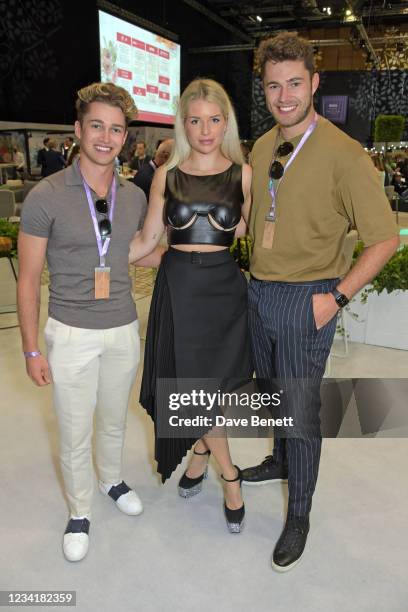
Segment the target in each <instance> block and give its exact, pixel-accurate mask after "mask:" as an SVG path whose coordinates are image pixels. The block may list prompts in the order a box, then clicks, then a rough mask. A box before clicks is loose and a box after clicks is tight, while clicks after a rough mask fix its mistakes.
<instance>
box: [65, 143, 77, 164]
mask: <svg viewBox="0 0 408 612" xmlns="http://www.w3.org/2000/svg"><path fill="white" fill-rule="evenodd" d="M79 153H80V146H79V144H74V146H73V147H72V149H71V153H70V154H69V157H68V162H67V166H70V165H71V164H72V162H73V161H74V160H75V159H76V158H77V157H78V155H79Z"/></svg>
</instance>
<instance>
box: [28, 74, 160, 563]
mask: <svg viewBox="0 0 408 612" xmlns="http://www.w3.org/2000/svg"><path fill="white" fill-rule="evenodd" d="M76 108H77V117H78V120H77V121H76V123H75V133H76V136H77V138H78V139H80V142H81V156H80V160H79V163H74V164H73V165H72V166H70V167H68V168H67V169H65V170H62V171H61V172H58V173H56V174H54V175H52V176H51V177H48V178H46V179H43V180H42V181H41V182H40V183H39V184H38V186H37V187H35V188H34V189H33V190H32V191H31V192H30V193H29V195H28V196H27V199H26V201H25V205H24V210H23V213H22V219H21V231H20V236H19V261H20V274H19V281H18V303H19V317H20V325H21V333H22V338H23V350H24V354H25V357H26V364H27V372H28V375H29V376H30V378H31V379H32V380H33V381H34V382H35V383H36V384H37V385H39V386H43V385H47V384H49V383H50V382H51V380H52V382H53V385H54V403H55V409H56V413H57V419H58V427H59V434H60V460H61V468H62V473H63V477H64V482H65V489H66V495H67V499H68V505H69V509H70V519H69V522H68V526H67V529H66V531H65V534H64V540H63V550H64V554H65V557H66V558H67V559H68V560H69V561H79V560H81V559H82V558H83V557H84V556H85V555H86V553H87V550H88V544H89V537H88V532H89V520H90V511H91V498H92V483H93V471H92V451H91V436H92V427H93V414H94V411H95V408H96V436H95V437H96V460H97V467H98V472H99V478H100V481H99V488H100V490H101V492H102V493H103V494H105V495H109V496H110V497H111V498H112V499H113V500H114V501H115V503H116V505H117V506H118V508H119V509H120V510H121V511H122V512H124V513H125V514H132V515H137V514H140V513H141V512H142V509H143V508H142V504H141V501H140V499H139V497H138V496H137V494H136V493H135V492H134V491H133V490H131V489H130V488H129V487H128V486H127V485H126V484H125V483H124V482H123V481H122V480H121V463H122V448H123V442H124V434H125V426H126V413H127V406H128V400H129V395H130V391H131V388H132V385H133V382H134V379H135V375H136V369H137V366H138V363H139V355H140V347H139V333H138V321H137V314H136V308H135V304H134V302H133V300H132V296H131V290H130V279H129V274H128V253H129V244H130V241H131V239H132V237H133V236H134V234H135V232H136V231H138V230H139V229H140V227H141V225H142V222H143V218H144V215H145V210H146V198H145V195H144V194H143V192H142V191H141V190H140V189H139V188H137V187H135V185H133V184H131V183H129V182H128V181H125V180H122V179H121V178H119V177H118V175H117V174H115V173H114V162H115V157H116V156H117V155H118V154H119V153H120V151H121V149H122V146H123V144H124V142H125V139H126V136H127V126H128V122H129V121H130V120H131V119H132V118H134V117H135V115H136V113H137V109H136V107H135V105H134V103H133V100H132V98H131V97H130V95H129V94H128V93H127V92H126V91H125V90H124V89H122V88H121V87H117V86H115V85H113V84H111V83H108V84H106V83H105V84H103V83H94V84H93V85H90V86H88V87H84V88H83V89H81V90H80V91H79V92H78V100H77V103H76ZM45 257H46V258H47V263H48V268H49V272H50V299H49V319H48V321H47V324H46V327H45V330H44V335H45V340H46V344H47V349H48V360H47V359H46V358H45V356H43V355H41V353H40V351H39V350H38V315H39V304H40V277H41V272H42V269H43V265H44V261H45ZM156 259H157V257H156V258H153V259H152V258H150V260H147V258H146V259H145V262H144V264H145V265H151V264H152V263H153V261H155V260H156Z"/></svg>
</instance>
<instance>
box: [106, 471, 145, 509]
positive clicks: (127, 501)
mask: <svg viewBox="0 0 408 612" xmlns="http://www.w3.org/2000/svg"><path fill="white" fill-rule="evenodd" d="M99 490H100V491H101V493H103V494H104V495H109V497H111V498H112V499H113V500H114V502H115V503H116V505H117V507H118V508H119V510H121V511H122V512H123V513H124V514H129V515H131V516H137V515H138V514H141V513H142V512H143V504H142V502H141V499H140V497H139V496H138V494H137V493H136V491H133V489H130V488H129V487H128V486H127V484H126V483H125V482H124V481H123V480H122V482H121V483H119V484H118V485H109V484H108V485H107V484H105V483H104V482H102V481H101V480H100V481H99Z"/></svg>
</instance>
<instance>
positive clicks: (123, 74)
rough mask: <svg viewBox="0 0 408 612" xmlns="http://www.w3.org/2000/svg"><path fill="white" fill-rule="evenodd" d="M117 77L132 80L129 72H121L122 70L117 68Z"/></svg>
mask: <svg viewBox="0 0 408 612" xmlns="http://www.w3.org/2000/svg"><path fill="white" fill-rule="evenodd" d="M118 77H120V78H121V79H129V80H130V81H131V80H132V73H131V72H130V71H129V70H123V68H118Z"/></svg>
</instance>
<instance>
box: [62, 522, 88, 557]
mask: <svg viewBox="0 0 408 612" xmlns="http://www.w3.org/2000/svg"><path fill="white" fill-rule="evenodd" d="M88 532H89V520H88V519H87V518H83V519H70V520H69V521H68V525H67V528H66V530H65V534H64V540H63V544H62V549H63V551H64V555H65V558H66V559H67V561H81V559H83V558H84V557H85V555H86V553H87V552H88V548H89V536H88Z"/></svg>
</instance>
